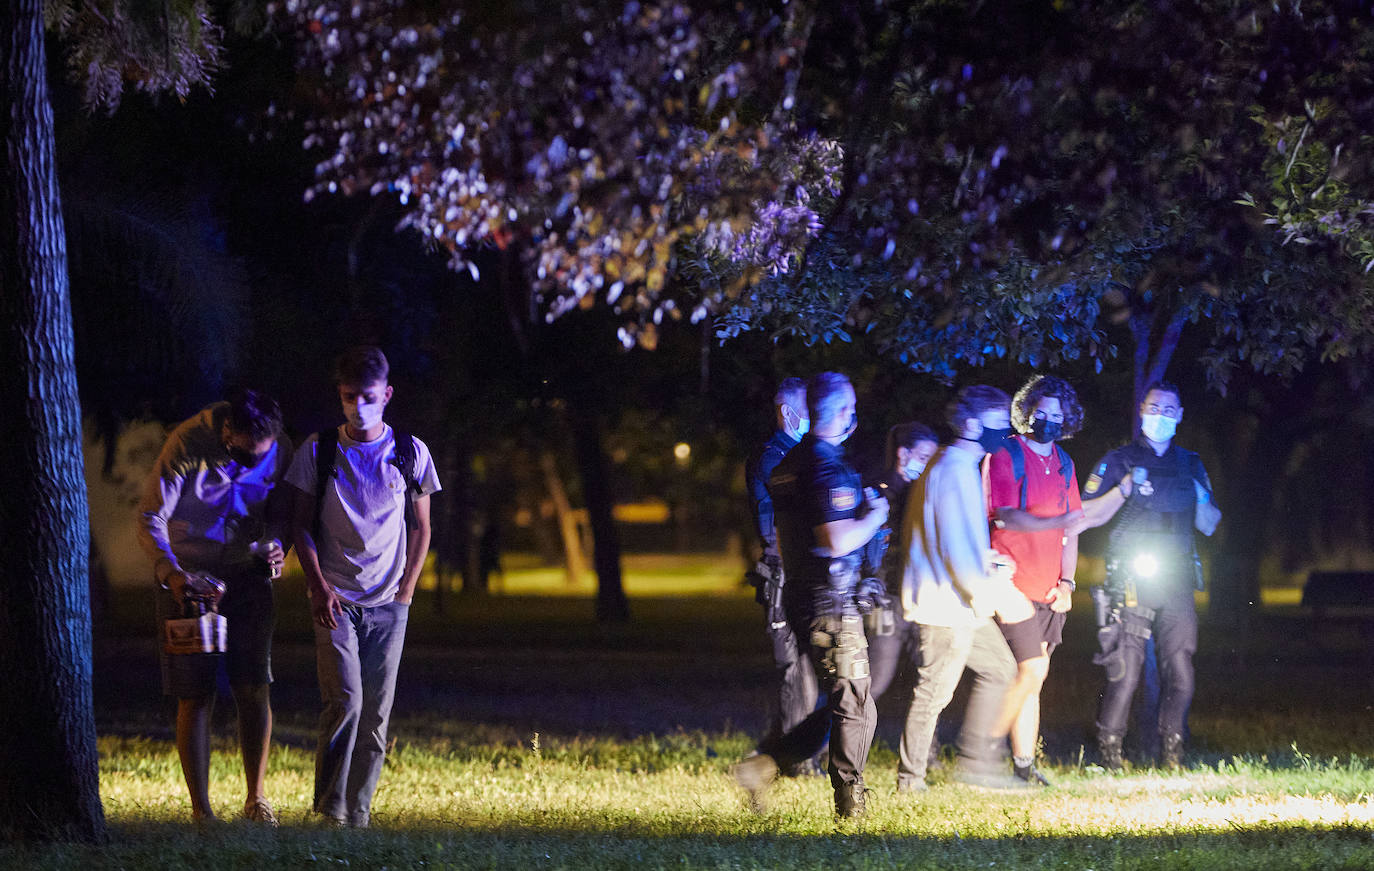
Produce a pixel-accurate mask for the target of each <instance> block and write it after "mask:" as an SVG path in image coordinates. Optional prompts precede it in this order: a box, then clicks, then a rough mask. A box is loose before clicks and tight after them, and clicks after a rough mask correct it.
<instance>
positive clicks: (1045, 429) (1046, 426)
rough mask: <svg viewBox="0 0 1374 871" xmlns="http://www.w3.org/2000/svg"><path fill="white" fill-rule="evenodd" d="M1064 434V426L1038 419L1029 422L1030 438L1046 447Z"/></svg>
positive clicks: (1052, 421) (1041, 418) (1056, 422)
mask: <svg viewBox="0 0 1374 871" xmlns="http://www.w3.org/2000/svg"><path fill="white" fill-rule="evenodd" d="M1063 434H1064V424H1062V423H1059V422H1058V421H1054V420H1046V419H1045V418H1043V417H1038V418H1036V419H1035V420H1033V421H1031V438H1033V439H1035V440H1036V441H1037V442H1039V443H1040V444H1042V445H1047V444H1049V443H1050V442H1052V441H1054V440H1055V439H1057V438H1059V437H1060V436H1061V435H1063Z"/></svg>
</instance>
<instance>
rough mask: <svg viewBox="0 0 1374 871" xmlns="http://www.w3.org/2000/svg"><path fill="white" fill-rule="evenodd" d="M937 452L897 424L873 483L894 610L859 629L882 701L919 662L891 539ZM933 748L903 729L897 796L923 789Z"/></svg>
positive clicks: (927, 432) (921, 429) (926, 437)
mask: <svg viewBox="0 0 1374 871" xmlns="http://www.w3.org/2000/svg"><path fill="white" fill-rule="evenodd" d="M939 448H940V441H939V439H938V438H937V437H936V435H935V431H934V430H932V429H931V428H930V427H928V426H926V425H925V424H923V423H916V422H914V421H913V422H911V423H899V424H897V425H896V426H894V427H892V428H891V429H890V430H888V431H887V450H886V451H885V453H884V456H885V457H886V460H887V464H886V469H887V471H886V474H885V476H884V478H883V480H882V482H881V483H879V484H878V492H880V493H881V494H882V495H883V496H884V497H885V498H886V499H887V501H888V504H889V505H890V506H891V510H890V511H889V513H888V522H887V524H886V525H885V526H884V528H883V532H882V534H881V535H879V536H874V542H875V543H877V542H881V548H882V550H883V554H882V556H881V557H880V558H879V559H877V560H874V562H875V563H876V564H877V565H880V566H881V569H880V571H879V577H880V579H881V580H882V582H883V586H884V587H885V588H886V590H887V595H888V598H889V601H890V602H891V603H892V606H893V607H889V608H882V609H875V610H874V611H872V612H871V613H870V614H869V615H868V616H867V617H865V619H864V629H865V631H866V633H867V635H868V663H869V669H870V670H871V672H872V687H871V689H870V692H871V693H872V694H873V698H874V699H880V698H882V697H883V694H884V693H886V692H887V691H888V689H889V688H890V687H891V686H892V684H893V682H894V681H895V680H896V678H897V675H898V673H899V672H900V671H901V669H902V667H903V666H906V667H907V668H909V669H910V670H911V672H910V673H911V675H912V677H913V678H914V677H915V675H916V670H917V668H919V667H920V664H921V640H920V634H919V632H918V630H917V626H916V624H915V623H912V622H911V621H910V620H907V619H906V617H905V616H904V615H903V614H902V611H901V608H900V607H896V605H897V603H899V602H901V600H902V563H903V559H902V550H901V547H899V546H898V542H896V541H894V540H893V530H894V529H895V530H897V531H898V533H899V534H900V530H901V525H902V518H903V517H905V512H906V504H907V494H909V493H910V492H911V484H912V482H914V481H915V480H916V479H917V478H919V477H921V473H922V472H923V471H925V468H926V466H927V465H928V464H929V463H930V460H931V458H932V457H934V456H935V452H936V451H937V450H939ZM872 547H873V545H872V544H870V548H872ZM910 705H911V700H908V702H907V707H908V710H909V709H910ZM904 722H905V723H906V724H908V725H910V724H911V723H912V722H913V720H912V719H911V717H910V716H908V717H906V718H905V720H904ZM938 748H939V741H938V739H936V738H932V740H931V741H930V742H929V744H928V745H927V746H926V747H923V748H919V749H918V748H915V747H911V746H908V737H907V733H906V730H905V729H904V730H903V732H902V740H901V745H900V750H899V761H898V763H897V791H898V792H907V791H911V790H914V789H919V788H920V787H917V786H915V785H914V784H916V783H917V782H920V783H921V784H922V786H924V784H925V771H926V768H927V767H928V765H929V764H930V760H931V759H934V758H935V756H936V754H937V751H938ZM913 754H924V755H925V757H926V762H925V763H922V764H920V765H917V764H916V763H915V762H914V761H913V756H912V755H913ZM918 771H919V773H917V772H918Z"/></svg>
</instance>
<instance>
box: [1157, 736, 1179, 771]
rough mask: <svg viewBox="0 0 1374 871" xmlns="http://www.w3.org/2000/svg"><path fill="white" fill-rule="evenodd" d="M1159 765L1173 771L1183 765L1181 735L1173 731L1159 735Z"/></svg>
mask: <svg viewBox="0 0 1374 871" xmlns="http://www.w3.org/2000/svg"><path fill="white" fill-rule="evenodd" d="M1159 765H1160V767H1161V768H1168V769H1170V770H1173V771H1177V770H1178V769H1180V768H1182V767H1183V736H1182V735H1180V734H1178V733H1177V732H1174V733H1172V734H1169V735H1160V736H1159Z"/></svg>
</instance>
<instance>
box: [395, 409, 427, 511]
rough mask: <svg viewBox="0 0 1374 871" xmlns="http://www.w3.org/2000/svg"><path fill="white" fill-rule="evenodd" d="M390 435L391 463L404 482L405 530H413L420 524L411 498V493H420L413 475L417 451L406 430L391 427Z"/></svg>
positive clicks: (417, 482) (412, 439) (413, 439)
mask: <svg viewBox="0 0 1374 871" xmlns="http://www.w3.org/2000/svg"><path fill="white" fill-rule="evenodd" d="M391 436H392V438H393V439H395V442H396V448H395V451H394V452H393V453H392V455H391V464H392V465H393V466H395V467H396V469H397V471H399V472H400V473H401V478H402V480H404V481H405V482H406V532H414V531H415V528H416V527H417V526H419V525H420V521H419V519H418V518H417V517H416V516H415V503H414V502H413V501H412V500H411V494H412V493H413V494H415V495H416V496H419V495H420V494H421V490H420V482H419V481H418V480H417V479H416V477H415V466H416V464H417V463H418V462H419V458H418V453H419V451H417V450H416V448H415V437H414V436H412V435H411V434H410V433H408V432H403V431H401V430H398V429H396V428H394V427H393V428H392V430H391Z"/></svg>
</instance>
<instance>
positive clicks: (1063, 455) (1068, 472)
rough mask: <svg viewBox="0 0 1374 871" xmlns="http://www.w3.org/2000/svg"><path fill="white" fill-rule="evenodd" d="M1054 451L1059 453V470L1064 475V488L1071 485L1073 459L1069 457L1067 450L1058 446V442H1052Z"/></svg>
mask: <svg viewBox="0 0 1374 871" xmlns="http://www.w3.org/2000/svg"><path fill="white" fill-rule="evenodd" d="M1054 452H1055V453H1056V454H1058V455H1059V471H1060V473H1061V474H1062V475H1063V476H1064V489H1066V490H1067V489H1068V488H1069V487H1072V486H1073V460H1072V459H1071V458H1070V457H1069V452H1068V451H1066V450H1064V449H1063V448H1061V447H1060V446H1059V442H1055V443H1054Z"/></svg>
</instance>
